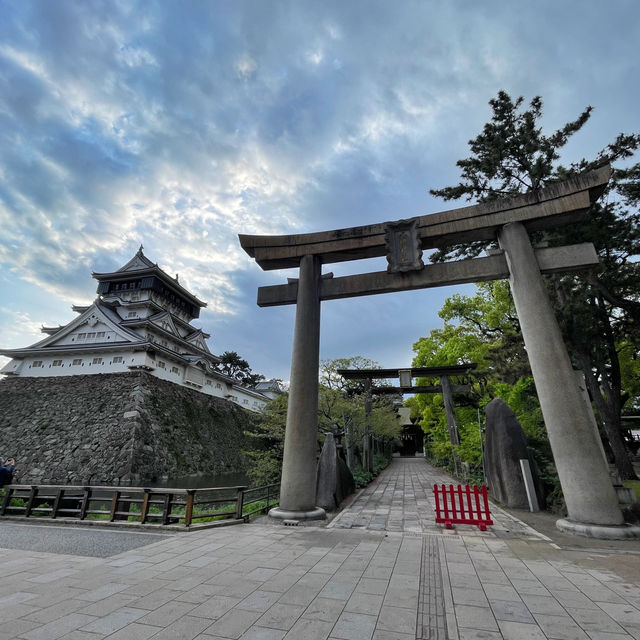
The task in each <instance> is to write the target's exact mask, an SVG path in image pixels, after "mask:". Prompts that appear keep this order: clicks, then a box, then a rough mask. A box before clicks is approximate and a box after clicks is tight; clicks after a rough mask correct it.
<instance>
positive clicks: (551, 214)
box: [240, 166, 640, 537]
mask: <svg viewBox="0 0 640 640" xmlns="http://www.w3.org/2000/svg"><path fill="white" fill-rule="evenodd" d="M610 174H611V168H610V167H609V166H604V167H601V168H599V169H597V170H595V171H591V172H587V173H583V174H581V175H578V176H575V177H573V178H571V179H569V180H566V181H564V182H558V183H555V184H552V185H550V186H549V187H547V188H545V189H542V190H540V191H537V192H531V193H527V194H523V195H519V196H517V197H514V198H510V199H507V200H495V201H491V202H485V203H482V204H478V205H475V206H470V207H464V208H460V209H453V210H450V211H444V212H441V213H435V214H431V215H424V216H420V217H417V218H413V219H410V220H400V221H397V222H386V223H382V224H374V225H369V226H362V227H353V228H350V229H338V230H334V231H325V232H319V233H305V234H299V235H285V236H250V235H240V243H241V245H242V247H243V249H244V250H245V251H246V252H247V253H248V254H249V255H250V256H251V257H252V258H255V260H256V262H257V263H258V264H259V265H260V267H262V269H264V270H271V269H286V268H294V267H298V268H299V278H298V279H297V280H290V281H289V282H288V283H287V284H283V285H275V286H266V287H260V288H259V289H258V305H259V306H274V305H283V304H296V305H297V306H296V319H295V328H294V338H293V353H292V359H291V379H290V391H289V408H288V413H287V426H286V435H285V445H284V459H283V468H282V483H281V489H280V507H279V508H278V509H274V510H272V511H271V512H270V515H271V516H272V517H277V518H283V519H288V518H295V519H304V518H322V517H323V516H324V512H323V510H322V509H320V508H316V506H315V490H316V487H315V483H316V479H315V469H316V461H315V453H316V433H317V406H318V365H319V342H320V303H321V301H323V300H334V299H338V298H349V297H355V296H364V295H372V294H378V293H388V292H394V291H406V290H410V289H421V288H427V287H437V286H443V285H451V284H456V283H467V282H479V281H487V280H497V279H508V280H509V283H510V287H511V292H512V294H513V299H514V302H515V306H516V310H517V313H518V318H519V320H520V326H521V328H522V335H523V338H524V342H525V346H526V349H527V354H528V357H529V362H530V364H531V369H532V372H533V376H534V380H535V384H536V390H537V393H538V397H539V400H540V405H541V408H542V413H543V417H544V421H545V424H546V427H547V433H548V436H549V441H550V444H551V448H552V451H553V455H554V459H555V463H556V468H557V470H558V475H559V477H560V482H561V485H562V489H563V492H564V497H565V500H566V504H567V509H568V512H569V515H568V519H566V520H559V521H558V526H559V527H560V528H562V529H564V530H568V531H572V532H574V533H581V534H584V535H592V536H597V537H629V536H630V535H638V532H640V528H637V527H636V528H633V529H634V531H631V529H632V528H631V527H627V526H625V525H624V524H623V517H622V513H621V511H620V508H619V506H618V501H617V497H616V493H615V491H614V488H613V486H612V484H611V481H610V479H609V474H608V471H607V467H606V465H605V462H604V460H603V458H602V454H601V451H600V448H599V444H598V441H597V437H598V436H597V434H596V433H594V431H593V428H592V427H591V426H590V417H589V415H588V407H587V406H586V404H585V403H584V400H583V398H582V396H581V394H580V391H579V389H578V386H577V383H576V380H575V377H574V374H573V370H572V366H571V362H570V359H569V355H568V353H567V349H566V346H565V344H564V342H563V339H562V335H561V333H560V329H559V327H558V323H557V320H556V318H555V314H554V312H553V308H552V306H551V303H550V301H549V298H548V297H547V293H546V291H545V285H544V280H543V278H542V274H549V273H556V272H566V271H572V270H574V271H575V270H580V269H584V268H588V267H593V266H596V265H597V264H598V257H597V254H596V251H595V249H594V247H593V245H592V244H590V243H586V244H579V245H571V246H564V247H554V248H534V247H533V246H532V245H531V242H530V239H529V233H528V232H530V231H538V230H542V229H547V228H550V227H554V226H556V225H559V224H568V223H574V222H576V221H577V220H579V219H580V218H582V217H583V216H584V215H585V213H586V212H587V211H588V209H589V207H590V206H591V203H592V202H594V201H595V200H596V199H597V198H598V197H599V196H600V195H601V193H602V191H603V190H604V188H605V187H606V184H607V182H608V179H609V177H610ZM495 239H497V241H498V243H499V246H500V251H492V252H489V255H487V256H486V257H482V258H475V259H469V260H459V261H454V262H448V263H442V264H432V265H425V264H424V263H423V262H422V250H423V249H432V248H436V247H438V248H439V247H443V246H446V245H448V244H452V243H464V242H470V241H473V240H495ZM385 255H386V256H387V260H388V263H389V265H388V268H387V271H381V272H376V273H364V274H359V275H352V276H343V277H339V278H333V277H332V274H326V275H325V276H323V275H322V265H323V264H330V263H334V262H343V261H347V260H359V259H363V258H371V257H379V256H385Z"/></svg>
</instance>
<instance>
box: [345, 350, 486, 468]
mask: <svg viewBox="0 0 640 640" xmlns="http://www.w3.org/2000/svg"><path fill="white" fill-rule="evenodd" d="M477 366H478V365H477V364H476V363H475V362H469V363H467V364H456V365H448V366H441V367H410V368H405V369H338V370H337V373H339V374H340V375H341V376H342V377H343V378H344V379H345V380H364V381H365V393H366V395H367V400H368V401H369V403H368V404H369V409H368V412H367V413H370V412H371V407H370V405H371V395H385V394H386V395H391V394H399V395H402V394H405V393H441V394H442V399H443V403H444V411H445V415H446V416H447V427H448V429H449V441H450V442H451V444H452V445H454V446H455V445H458V444H460V435H459V433H458V423H457V421H456V412H455V408H454V405H453V394H454V393H468V392H469V391H470V386H469V385H468V384H464V385H461V384H451V380H450V378H451V377H458V376H468V375H469V374H470V373H471V372H472V371H473V370H474V369H475V368H476V367H477ZM390 378H398V379H399V380H400V386H399V387H373V385H372V384H371V383H372V381H373V380H388V379H390ZM414 378H438V379H439V380H440V384H438V385H428V386H414V385H413V379H414ZM366 408H367V404H366V401H365V409H366ZM364 449H365V450H364V452H363V458H366V461H365V460H363V464H362V466H363V467H364V468H365V469H367V470H368V471H373V454H372V451H371V436H370V434H367V440H366V446H365V447H364ZM453 456H454V463H455V466H456V470H457V466H458V462H457V457H456V453H455V450H454V452H453ZM456 473H457V471H456Z"/></svg>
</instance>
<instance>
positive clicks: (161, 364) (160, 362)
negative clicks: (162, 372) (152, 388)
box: [158, 360, 166, 369]
mask: <svg viewBox="0 0 640 640" xmlns="http://www.w3.org/2000/svg"><path fill="white" fill-rule="evenodd" d="M158 367H159V368H160V369H164V368H165V367H166V365H165V363H164V362H162V360H158Z"/></svg>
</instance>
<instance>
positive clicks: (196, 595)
mask: <svg viewBox="0 0 640 640" xmlns="http://www.w3.org/2000/svg"><path fill="white" fill-rule="evenodd" d="M225 589H226V585H222V584H199V585H198V586H197V587H194V588H193V589H189V591H183V592H182V593H178V594H176V597H175V600H177V601H180V602H192V603H193V604H202V603H203V602H206V601H207V600H208V599H209V598H210V597H211V596H217V595H224V594H223V592H224V590H225Z"/></svg>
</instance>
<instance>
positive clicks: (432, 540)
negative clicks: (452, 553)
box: [416, 536, 447, 640]
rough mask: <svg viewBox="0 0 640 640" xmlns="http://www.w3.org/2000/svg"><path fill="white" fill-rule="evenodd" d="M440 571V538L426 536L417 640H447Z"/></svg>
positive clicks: (419, 597) (421, 574)
mask: <svg viewBox="0 0 640 640" xmlns="http://www.w3.org/2000/svg"><path fill="white" fill-rule="evenodd" d="M440 571H441V570H440V551H439V549H438V537H437V536H425V537H424V539H423V542H422V567H421V569H420V592H419V594H418V625H417V630H416V638H417V640H447V620H446V615H445V610H444V590H443V587H442V574H441V572H440Z"/></svg>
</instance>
